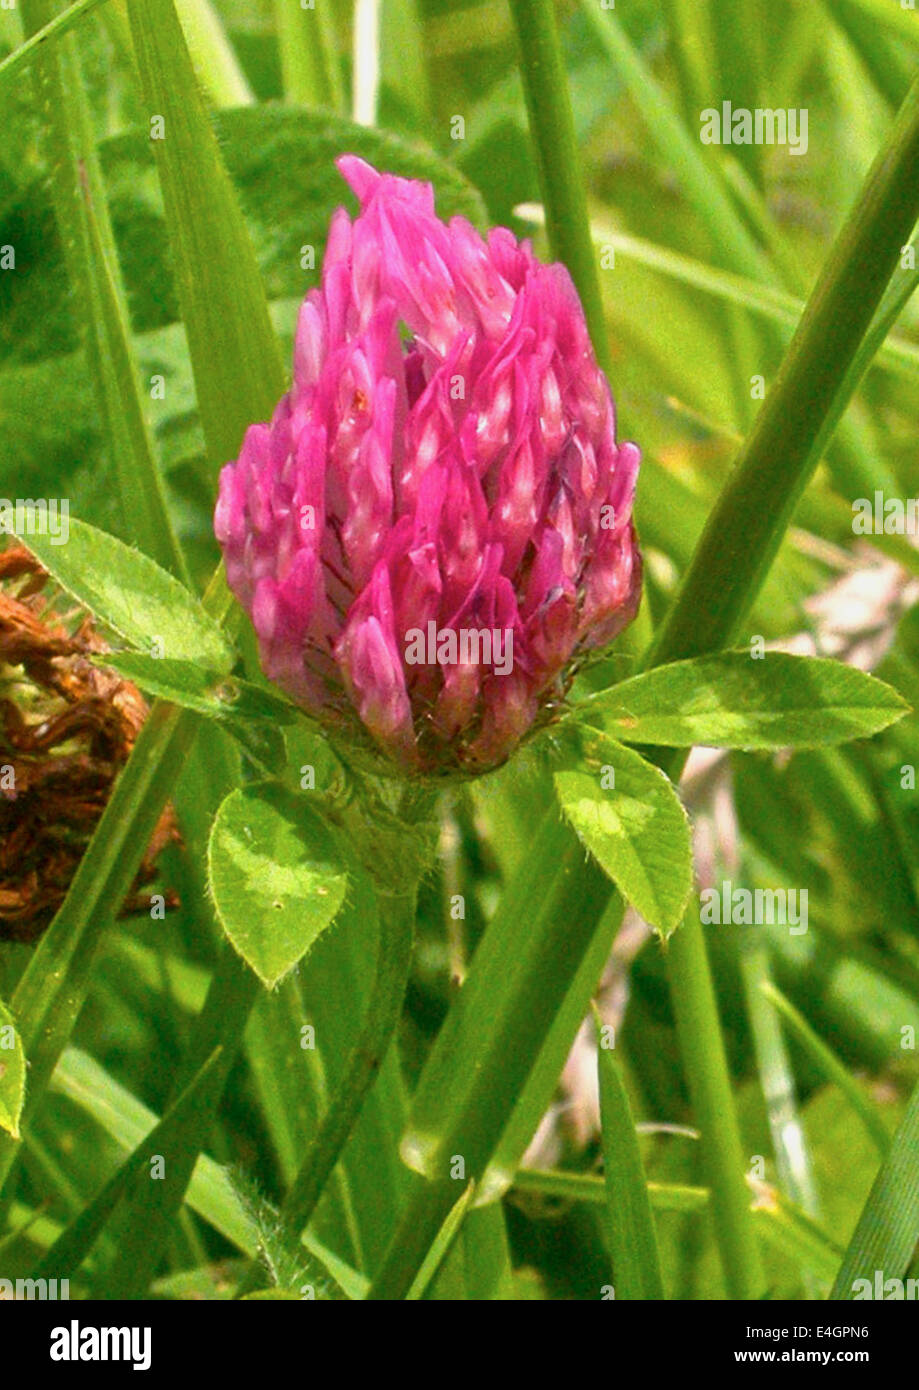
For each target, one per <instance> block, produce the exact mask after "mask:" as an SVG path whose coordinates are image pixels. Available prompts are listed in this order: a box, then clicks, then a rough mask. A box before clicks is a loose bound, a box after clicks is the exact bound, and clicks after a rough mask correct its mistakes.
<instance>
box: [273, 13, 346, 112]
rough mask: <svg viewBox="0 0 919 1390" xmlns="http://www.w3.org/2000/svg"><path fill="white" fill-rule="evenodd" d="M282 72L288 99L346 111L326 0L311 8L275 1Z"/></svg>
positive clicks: (308, 104)
mask: <svg viewBox="0 0 919 1390" xmlns="http://www.w3.org/2000/svg"><path fill="white" fill-rule="evenodd" d="M274 13H275V19H276V22H277V31H278V48H279V50H280V54H281V75H282V77H283V81H284V95H285V97H286V98H287V100H288V101H291V102H297V103H299V104H300V105H303V106H313V107H317V106H329V107H331V108H332V110H334V111H337V112H338V113H339V114H340V115H344V113H345V99H344V87H343V83H342V78H341V68H340V65H339V61H338V54H337V52H336V49H335V30H334V25H333V21H332V16H331V13H330V10H329V6H328V4H327V3H325V0H320V3H319V4H318V5H316V6H315V7H314V8H312V9H309V8H307V9H304V8H303V7H302V6H301V5H298V4H291V3H290V0H274Z"/></svg>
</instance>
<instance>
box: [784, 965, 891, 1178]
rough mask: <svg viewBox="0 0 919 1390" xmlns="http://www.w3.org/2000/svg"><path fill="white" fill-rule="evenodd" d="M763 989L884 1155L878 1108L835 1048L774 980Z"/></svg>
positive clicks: (887, 1139)
mask: <svg viewBox="0 0 919 1390" xmlns="http://www.w3.org/2000/svg"><path fill="white" fill-rule="evenodd" d="M760 989H761V990H762V992H763V994H764V995H765V996H766V998H767V999H768V1000H769V1002H770V1003H771V1004H772V1005H773V1006H774V1007H775V1008H776V1009H777V1010H778V1012H779V1014H780V1015H781V1016H782V1018H783V1020H784V1021H785V1023H786V1024H787V1026H788V1028H789V1030H790V1031H791V1033H792V1034H793V1036H794V1037H795V1038H797V1040H798V1042H799V1043H800V1044H801V1046H802V1047H803V1048H804V1050H805V1051H806V1052H807V1053H808V1055H809V1056H810V1058H811V1060H812V1061H813V1063H814V1065H815V1066H816V1067H817V1068H818V1070H819V1071H820V1072H821V1073H822V1074H823V1076H825V1077H826V1079H827V1081H829V1082H830V1083H831V1084H833V1085H835V1086H838V1087H839V1089H840V1090H841V1091H842V1093H843V1095H844V1096H845V1097H846V1099H847V1100H848V1102H849V1104H850V1105H851V1106H852V1109H853V1110H854V1111H855V1113H856V1114H857V1115H858V1117H859V1119H860V1120H861V1121H862V1124H863V1125H864V1126H865V1129H866V1130H867V1132H868V1133H869V1134H870V1135H871V1138H872V1139H873V1140H874V1143H875V1145H876V1146H877V1149H878V1152H879V1153H880V1154H881V1155H884V1154H886V1153H887V1151H888V1149H889V1148H890V1135H889V1134H888V1132H887V1128H886V1126H885V1124H884V1122H883V1120H882V1119H881V1117H880V1115H879V1114H878V1112H877V1110H876V1109H875V1107H874V1106H873V1105H872V1104H871V1102H870V1101H869V1100H868V1098H867V1096H866V1095H865V1093H864V1091H863V1090H862V1088H861V1086H860V1085H859V1083H858V1081H857V1080H856V1079H855V1077H854V1076H853V1075H852V1073H851V1072H850V1071H849V1069H848V1067H847V1066H846V1065H845V1063H843V1062H841V1061H840V1059H839V1058H838V1057H837V1056H836V1054H835V1052H834V1051H833V1050H832V1048H830V1047H828V1046H827V1044H826V1043H825V1042H824V1041H823V1039H822V1038H820V1037H818V1035H817V1034H816V1033H815V1032H814V1030H813V1028H812V1027H811V1026H810V1024H809V1023H808V1021H807V1019H806V1018H805V1017H804V1015H803V1014H801V1013H799V1011H798V1010H797V1009H796V1008H795V1006H794V1004H792V1003H791V1001H790V1000H788V999H786V998H785V995H784V994H782V992H781V991H780V990H779V989H777V988H776V986H775V985H774V984H773V983H772V981H771V980H763V981H762V983H761V984H760Z"/></svg>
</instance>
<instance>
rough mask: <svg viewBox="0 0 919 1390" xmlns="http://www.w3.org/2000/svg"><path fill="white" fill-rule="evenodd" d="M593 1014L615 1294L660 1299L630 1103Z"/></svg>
mask: <svg viewBox="0 0 919 1390" xmlns="http://www.w3.org/2000/svg"><path fill="white" fill-rule="evenodd" d="M594 1016H595V1019H596V1024H597V1038H598V1044H599V1045H598V1048H597V1079H598V1082H599V1086H600V1123H601V1126H602V1138H603V1170H604V1179H605V1184H606V1205H607V1215H608V1218H609V1233H610V1248H611V1251H612V1256H613V1279H614V1281H615V1289H616V1298H617V1299H646V1298H648V1299H662V1298H663V1297H664V1286H663V1281H662V1279H661V1265H660V1254H659V1252H658V1248H657V1234H656V1232H655V1229H654V1217H653V1216H652V1215H651V1204H650V1201H649V1200H648V1190H647V1181H646V1179H645V1170H644V1165H643V1164H642V1161H641V1154H640V1152H639V1149H638V1136H637V1135H636V1133H635V1121H634V1120H633V1119H632V1107H631V1105H630V1104H629V1097H628V1094H627V1092H626V1089H625V1086H624V1085H623V1082H622V1077H621V1076H620V1074H619V1068H618V1066H617V1064H616V1061H615V1059H614V1057H613V1055H612V1052H611V1050H610V1049H609V1048H607V1047H605V1046H604V1042H603V1026H602V1020H601V1018H600V1015H599V1014H598V1013H596V1011H595V1014H594Z"/></svg>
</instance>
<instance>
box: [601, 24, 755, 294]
mask: <svg viewBox="0 0 919 1390" xmlns="http://www.w3.org/2000/svg"><path fill="white" fill-rule="evenodd" d="M581 11H582V13H583V15H584V18H585V19H586V21H587V24H588V27H589V28H590V29H591V31H592V32H593V34H594V35H595V37H596V39H597V41H598V43H599V44H600V46H601V47H602V49H603V51H604V52H605V54H606V56H607V57H608V58H609V60H610V62H611V63H612V65H613V67H614V69H615V71H616V74H617V76H618V77H619V79H620V81H621V82H622V83H623V84H624V85H625V87H626V88H627V90H628V91H629V93H630V95H631V96H632V98H633V100H634V101H635V103H636V105H637V107H638V109H639V110H640V111H641V113H642V116H643V117H644V120H645V123H646V125H647V129H648V134H649V136H650V137H651V139H652V140H653V141H654V144H655V145H656V146H657V149H658V151H659V152H660V155H661V158H662V160H663V161H664V164H665V165H666V167H667V168H669V169H671V170H673V172H674V173H675V174H676V176H677V177H678V179H679V181H680V183H681V185H682V187H683V189H684V190H685V193H686V196H687V198H688V200H689V202H690V204H691V205H692V207H693V209H694V210H695V212H696V214H697V216H698V217H699V219H700V220H701V221H702V223H703V224H704V226H705V227H706V229H707V231H708V233H709V235H710V237H711V239H712V244H713V247H716V248H717V249H718V253H719V254H720V255H723V256H724V258H725V264H726V265H728V266H730V268H731V269H732V270H734V271H736V272H738V273H740V274H741V275H746V276H749V277H750V278H752V279H754V280H765V281H767V282H768V281H769V279H770V278H771V276H770V270H769V265H768V260H767V257H766V256H765V254H764V252H763V251H762V248H761V247H759V246H758V245H757V243H756V241H755V240H754V238H753V237H752V236H751V234H750V232H749V231H748V229H747V227H746V226H745V224H744V222H743V219H742V218H741V217H740V215H739V214H738V212H737V210H736V208H735V207H734V205H733V203H732V202H731V199H730V197H729V196H728V193H727V191H726V189H725V187H724V185H723V183H722V181H721V176H720V173H719V171H718V166H717V164H713V163H711V162H710V161H708V160H706V159H705V157H704V156H703V154H702V151H701V147H700V146H699V143H698V140H697V138H696V135H695V133H693V134H690V132H689V131H688V130H687V128H686V126H685V125H684V123H683V121H682V120H681V119H680V117H679V115H678V114H677V113H676V111H675V110H674V109H673V106H672V104H671V102H670V98H669V96H668V95H667V93H666V92H665V90H664V88H663V87H662V86H661V85H660V83H659V82H658V81H657V80H656V79H655V77H654V75H653V74H652V73H651V72H650V71H649V69H648V66H647V64H646V63H645V62H644V60H643V59H642V57H641V55H640V54H639V53H638V52H637V50H636V49H635V47H634V46H633V45H632V43H631V42H630V41H629V39H628V37H627V35H626V33H625V30H624V29H623V27H622V24H621V23H620V21H619V19H618V18H617V15H616V12H615V10H601V9H600V7H599V6H598V5H595V4H594V3H593V0H581ZM719 23H720V18H719Z"/></svg>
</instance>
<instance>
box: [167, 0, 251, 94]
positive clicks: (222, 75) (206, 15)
mask: <svg viewBox="0 0 919 1390" xmlns="http://www.w3.org/2000/svg"><path fill="white" fill-rule="evenodd" d="M175 6H176V11H177V13H178V15H179V18H180V19H181V21H182V29H183V31H184V33H185V41H186V43H187V44H188V51H189V54H190V55H191V59H192V62H193V63H194V65H195V70H196V71H197V73H198V76H199V77H200V78H201V81H202V83H203V84H204V87H205V89H206V90H207V92H208V93H209V95H210V97H211V99H212V100H213V101H214V103H215V104H216V105H217V106H248V105H249V103H250V102H253V101H254V100H255V96H254V94H253V91H252V88H251V87H250V85H249V81H248V79H247V77H246V75H245V73H244V72H243V70H242V67H241V66H240V62H239V59H238V58H237V56H236V52H235V50H234V48H233V45H232V44H231V43H230V40H229V39H228V38H227V33H226V30H225V29H224V27H223V22H222V20H221V18H220V15H219V13H218V11H217V9H216V7H215V6H214V5H213V4H212V3H211V0H175Z"/></svg>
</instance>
